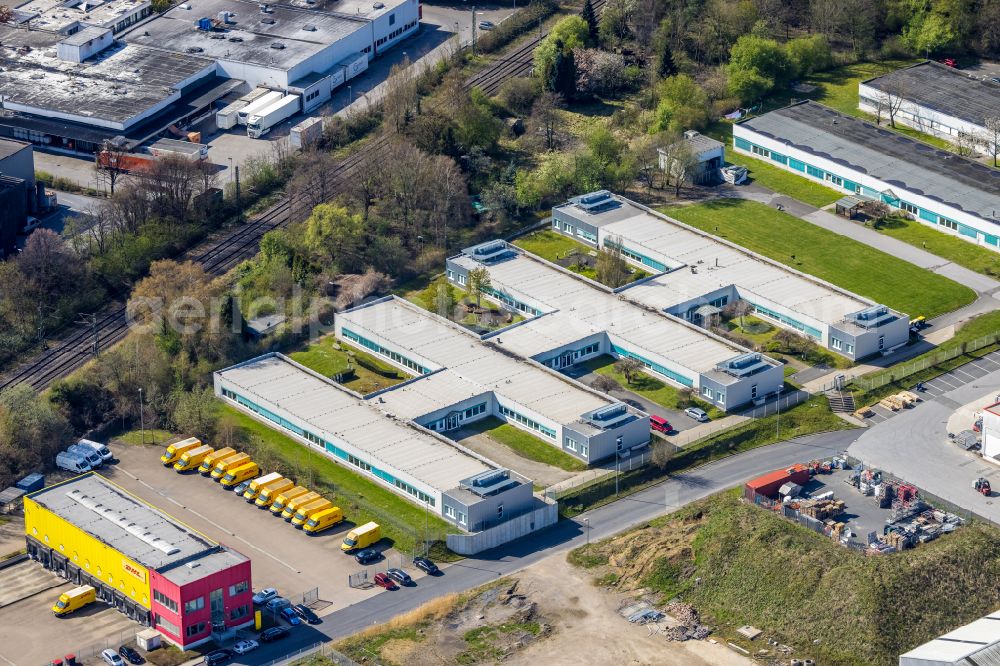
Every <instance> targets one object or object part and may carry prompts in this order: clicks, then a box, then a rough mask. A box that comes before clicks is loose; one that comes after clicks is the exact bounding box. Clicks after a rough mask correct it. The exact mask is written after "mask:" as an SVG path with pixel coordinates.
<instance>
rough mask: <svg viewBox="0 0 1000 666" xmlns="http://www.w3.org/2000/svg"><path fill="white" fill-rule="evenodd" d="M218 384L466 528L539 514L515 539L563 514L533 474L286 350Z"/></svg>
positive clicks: (243, 404) (240, 403) (304, 439)
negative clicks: (537, 492) (535, 486)
mask: <svg viewBox="0 0 1000 666" xmlns="http://www.w3.org/2000/svg"><path fill="white" fill-rule="evenodd" d="M215 393H216V395H217V396H218V397H219V398H220V399H222V400H223V401H225V402H227V403H229V404H231V405H233V406H235V407H236V408H238V409H240V410H241V411H244V412H246V413H248V414H250V415H251V416H253V417H254V418H257V419H258V420H260V421H262V422H264V423H266V424H267V425H269V426H272V427H276V428H278V429H280V430H281V431H282V432H284V433H285V434H286V435H288V436H290V437H292V438H293V439H295V440H297V441H298V442H299V443H301V444H302V445H303V446H306V447H308V448H309V449H311V450H313V451H316V452H317V453H321V454H323V455H326V456H327V457H329V458H331V459H332V460H334V461H335V462H337V463H339V464H342V465H345V466H348V467H350V468H351V469H352V470H353V471H354V472H355V473H358V474H360V475H362V476H364V477H365V478H366V479H368V480H369V481H372V482H374V483H376V484H378V485H380V486H383V487H385V488H387V489H388V490H391V491H392V492H394V493H396V494H398V495H400V496H401V497H404V498H406V499H408V500H410V501H411V502H413V503H415V504H417V505H419V506H421V507H426V508H427V510H429V511H433V512H434V513H435V514H436V515H440V516H442V517H443V518H444V519H445V520H447V521H449V522H451V523H453V524H455V525H456V526H457V527H459V528H461V529H462V530H464V531H466V532H482V531H484V530H490V529H491V528H496V527H498V526H501V525H503V524H504V523H505V522H508V521H514V520H515V519H518V518H519V517H524V516H530V517H531V520H529V521H528V522H524V523H523V525H522V524H521V523H520V522H518V523H517V524H516V526H515V527H513V528H511V527H508V528H507V529H506V530H505V531H504V532H503V535H504V536H503V538H504V539H507V540H509V539H511V538H517V537H518V536H523V535H524V534H527V533H530V532H532V531H534V530H537V529H541V528H543V527H546V526H548V525H550V524H552V523H553V522H555V520H556V519H557V512H556V507H555V505H553V504H547V503H545V502H542V501H541V500H539V499H536V498H535V497H534V495H533V493H532V484H531V481H530V480H528V479H526V478H524V477H522V476H520V475H518V474H516V473H514V472H512V471H510V470H506V469H503V468H501V467H499V466H498V465H496V464H495V463H493V462H492V461H490V460H488V459H487V458H485V457H483V456H480V455H479V454H476V453H474V452H472V451H470V450H468V449H466V448H464V447H462V446H460V445H458V444H456V443H455V442H452V441H450V440H447V439H445V438H444V437H442V436H440V435H437V434H436V433H434V432H433V431H431V430H428V429H426V428H423V427H421V426H419V425H417V424H415V423H412V422H408V421H406V420H404V419H400V418H397V417H396V416H395V415H393V414H392V413H391V412H389V411H386V409H385V408H384V407H383V405H382V404H381V403H380V402H379V401H372V400H367V401H366V400H365V399H364V398H363V397H362V396H360V395H358V394H356V393H353V392H352V391H348V390H347V389H345V388H343V387H342V386H339V385H338V384H335V383H334V382H332V381H330V380H329V379H327V378H325V377H323V376H321V375H319V374H317V373H315V372H313V371H312V370H309V369H308V368H305V367H303V366H301V365H299V364H298V363H295V362H294V361H292V360H290V359H288V358H286V357H284V356H282V355H281V354H267V355H265V356H261V357H258V358H255V359H251V360H249V361H246V362H244V363H240V364H238V365H235V366H232V367H230V368H226V369H224V370H220V371H218V372H216V373H215ZM494 545H495V544H494ZM449 547H453V549H456V550H460V552H466V553H468V552H472V551H469V550H468V549H464V548H463V543H462V542H461V540H459V542H457V543H453V542H452V540H451V538H449Z"/></svg>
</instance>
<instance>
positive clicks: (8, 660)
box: [0, 654, 17, 666]
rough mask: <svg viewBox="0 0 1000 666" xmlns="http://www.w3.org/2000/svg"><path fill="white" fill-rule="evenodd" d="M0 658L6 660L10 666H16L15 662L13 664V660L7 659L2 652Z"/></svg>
mask: <svg viewBox="0 0 1000 666" xmlns="http://www.w3.org/2000/svg"><path fill="white" fill-rule="evenodd" d="M0 659H3V660H4V661H6V662H7V663H8V664H10V666H17V664H15V663H14V662H12V661H11V660H10V659H8V658H7V657H5V656H3V655H2V654H0Z"/></svg>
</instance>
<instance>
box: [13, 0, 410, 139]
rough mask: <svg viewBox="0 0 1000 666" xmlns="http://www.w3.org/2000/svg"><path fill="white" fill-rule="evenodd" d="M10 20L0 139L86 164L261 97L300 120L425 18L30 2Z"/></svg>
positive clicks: (394, 5)
mask: <svg viewBox="0 0 1000 666" xmlns="http://www.w3.org/2000/svg"><path fill="white" fill-rule="evenodd" d="M13 14H14V21H13V24H12V25H3V26H0V45H2V46H0V63H2V65H3V67H2V70H0V88H2V89H3V95H2V96H0V105H2V108H3V109H4V110H5V111H8V112H9V113H7V114H5V115H4V116H3V117H2V118H0V134H3V135H6V136H10V137H13V138H18V139H23V140H26V141H30V142H32V143H34V144H37V145H42V146H46V147H49V148H54V149H59V150H64V151H71V152H77V153H93V152H96V151H98V150H99V149H100V148H101V146H102V144H103V143H104V142H105V141H114V142H115V143H116V145H118V146H121V147H123V148H125V149H127V150H134V149H135V148H137V147H138V146H140V145H142V144H143V143H145V142H148V141H150V140H152V139H155V138H157V137H159V136H164V135H167V134H171V135H180V134H179V133H180V132H181V130H182V129H183V128H185V127H187V126H189V125H190V124H192V123H194V122H196V121H198V120H200V119H202V118H205V117H208V116H209V115H210V114H211V113H212V111H214V110H216V108H217V107H219V106H224V105H225V104H226V103H228V102H230V101H232V100H233V99H235V97H236V96H238V95H239V94H242V93H246V92H248V91H250V90H252V89H254V88H256V87H258V86H264V87H267V88H270V89H273V90H277V91H280V92H286V93H290V94H296V95H299V96H300V101H299V106H298V109H297V110H298V111H308V110H310V109H313V108H315V107H317V106H319V105H320V104H322V103H324V102H326V101H327V100H329V99H330V95H331V92H332V90H333V89H334V88H336V87H337V86H338V85H340V84H342V83H344V81H345V80H346V79H348V78H350V77H351V76H354V75H355V74H357V73H359V72H360V71H363V69H364V68H367V63H368V61H369V60H370V59H372V58H374V57H376V56H377V55H378V54H379V53H380V52H382V51H384V50H386V49H389V48H391V47H392V46H394V45H395V44H397V43H399V41H401V40H402V39H405V38H406V37H408V36H409V35H411V34H413V33H414V32H415V31H416V30H417V29H418V26H419V15H420V6H419V4H418V3H417V1H416V0H394V1H390V2H377V3H374V4H366V3H361V2H357V1H355V0H341V1H340V2H337V3H331V4H328V5H327V7H326V8H325V9H323V10H319V9H314V8H312V7H301V6H292V5H288V4H275V5H268V4H258V3H255V2H247V1H245V0H193V1H192V2H185V3H182V4H180V5H177V6H176V7H173V8H172V9H170V10H168V11H167V12H166V13H164V14H163V15H161V16H158V17H155V18H152V19H149V20H145V21H144V19H147V18H148V15H149V14H150V6H149V2H141V1H140V0H107V1H106V2H93V3H82V4H80V5H73V6H70V7H64V6H63V5H61V4H56V3H52V2H47V1H46V0H30V1H29V2H28V3H26V4H22V5H21V6H19V7H17V8H15V9H14V11H13ZM143 21H144V22H143ZM136 23H141V24H140V25H138V26H136V25H135V24H136ZM29 27H30V29H27V28H29ZM359 63H360V64H359Z"/></svg>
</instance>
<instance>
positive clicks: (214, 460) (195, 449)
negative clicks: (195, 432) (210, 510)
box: [160, 437, 260, 488]
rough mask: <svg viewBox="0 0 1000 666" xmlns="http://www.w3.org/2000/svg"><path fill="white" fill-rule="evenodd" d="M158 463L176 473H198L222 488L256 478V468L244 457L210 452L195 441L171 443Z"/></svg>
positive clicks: (225, 450)
mask: <svg viewBox="0 0 1000 666" xmlns="http://www.w3.org/2000/svg"><path fill="white" fill-rule="evenodd" d="M160 462H162V463H163V464H164V465H166V466H168V467H170V466H172V467H173V468H174V469H175V470H177V471H178V472H188V471H191V470H198V471H199V472H200V473H201V474H202V475H204V476H211V477H212V478H213V479H215V480H216V481H218V482H219V483H221V484H222V485H223V486H224V487H226V488H232V487H234V486H237V485H239V484H241V483H243V482H244V481H246V480H247V479H252V478H254V477H255V476H257V475H258V474H260V468H259V467H258V466H257V463H255V462H254V461H253V460H251V459H250V456H249V455H247V454H246V453H240V452H239V451H237V450H236V449H233V448H230V447H228V446H227V447H225V448H223V449H218V450H216V449H213V448H212V447H211V446H207V445H205V444H202V442H201V440H200V439H198V438H197V437H188V438H187V439H184V440H181V441H179V442H175V443H174V444H171V445H170V446H168V447H167V450H166V451H164V453H163V455H162V456H160Z"/></svg>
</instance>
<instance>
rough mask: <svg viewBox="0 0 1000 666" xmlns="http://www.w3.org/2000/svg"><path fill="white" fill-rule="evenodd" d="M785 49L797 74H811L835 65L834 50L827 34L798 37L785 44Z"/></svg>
mask: <svg viewBox="0 0 1000 666" xmlns="http://www.w3.org/2000/svg"><path fill="white" fill-rule="evenodd" d="M785 51H786V52H787V53H788V60H789V61H790V63H791V66H792V69H793V71H794V72H795V75H796V76H809V75H810V74H813V73H814V72H822V71H825V70H827V69H829V68H830V67H831V66H832V65H833V52H832V51H831V50H830V43H829V42H828V41H827V39H826V36H825V35H810V36H809V37H798V38H796V39H793V40H791V41H790V42H788V43H787V44H786V45H785Z"/></svg>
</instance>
